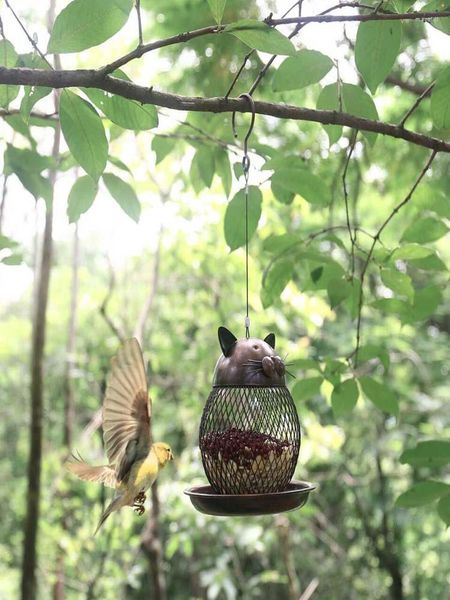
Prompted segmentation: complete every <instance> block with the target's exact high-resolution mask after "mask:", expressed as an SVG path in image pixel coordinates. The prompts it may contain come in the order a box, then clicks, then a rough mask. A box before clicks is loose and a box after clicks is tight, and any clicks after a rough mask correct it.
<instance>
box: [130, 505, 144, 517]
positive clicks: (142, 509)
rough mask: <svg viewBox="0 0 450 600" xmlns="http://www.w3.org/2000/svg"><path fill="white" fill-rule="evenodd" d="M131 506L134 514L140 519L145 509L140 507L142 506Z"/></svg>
mask: <svg viewBox="0 0 450 600" xmlns="http://www.w3.org/2000/svg"><path fill="white" fill-rule="evenodd" d="M133 506H134V512H135V513H136V514H137V515H139V516H140V517H142V515H143V514H144V513H145V508H144V507H143V506H142V504H133Z"/></svg>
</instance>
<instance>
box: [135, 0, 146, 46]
mask: <svg viewBox="0 0 450 600" xmlns="http://www.w3.org/2000/svg"><path fill="white" fill-rule="evenodd" d="M136 13H137V22H138V36H139V37H138V39H139V47H142V46H143V45H144V38H143V37H142V16H141V0H136Z"/></svg>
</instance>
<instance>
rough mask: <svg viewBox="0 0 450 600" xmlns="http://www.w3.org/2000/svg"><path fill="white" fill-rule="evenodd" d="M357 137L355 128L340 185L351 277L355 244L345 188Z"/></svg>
mask: <svg viewBox="0 0 450 600" xmlns="http://www.w3.org/2000/svg"><path fill="white" fill-rule="evenodd" d="M357 137H358V130H357V129H355V130H354V131H353V132H352V135H351V138H350V144H349V150H348V153H347V159H346V161H345V165H344V170H343V172H342V187H343V190H344V202H345V218H346V222H347V229H348V235H349V238H350V246H351V248H350V256H351V260H350V264H351V273H352V279H353V276H354V274H355V245H356V234H354V233H353V232H352V226H351V224H350V211H349V207H348V189H347V172H348V165H349V163H350V159H351V157H352V154H353V151H354V150H355V145H356V139H357Z"/></svg>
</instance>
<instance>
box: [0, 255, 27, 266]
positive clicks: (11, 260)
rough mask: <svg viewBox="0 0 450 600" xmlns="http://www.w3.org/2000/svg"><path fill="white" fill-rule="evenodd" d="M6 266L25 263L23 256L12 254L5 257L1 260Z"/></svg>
mask: <svg viewBox="0 0 450 600" xmlns="http://www.w3.org/2000/svg"><path fill="white" fill-rule="evenodd" d="M0 262H1V263H3V264H4V265H10V266H17V265H20V264H21V263H22V262H23V255H22V254H10V255H9V256H5V258H2V259H1V260H0Z"/></svg>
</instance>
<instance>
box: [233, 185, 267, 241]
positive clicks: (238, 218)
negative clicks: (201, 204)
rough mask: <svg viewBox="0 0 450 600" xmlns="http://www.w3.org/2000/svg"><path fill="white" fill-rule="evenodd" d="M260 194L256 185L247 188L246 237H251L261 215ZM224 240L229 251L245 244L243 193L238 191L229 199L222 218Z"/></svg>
mask: <svg viewBox="0 0 450 600" xmlns="http://www.w3.org/2000/svg"><path fill="white" fill-rule="evenodd" d="M261 204H262V194H261V192H260V190H259V189H258V188H257V187H254V186H250V187H249V188H248V239H249V241H250V239H251V238H252V236H253V234H254V233H255V231H256V229H257V227H258V221H259V218H260V217H261ZM224 232H225V241H226V242H227V244H228V246H229V248H230V251H231V252H232V251H233V250H236V248H239V247H240V246H243V245H244V244H245V194H244V190H239V192H238V193H237V194H236V195H235V196H234V198H232V199H231V200H230V202H229V203H228V205H227V208H226V211H225V219H224Z"/></svg>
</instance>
